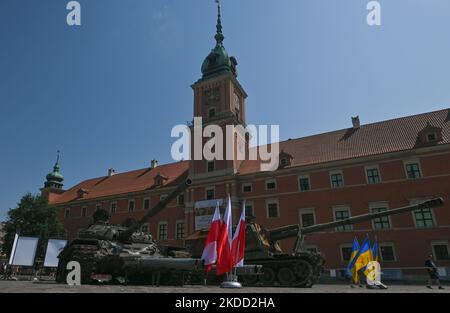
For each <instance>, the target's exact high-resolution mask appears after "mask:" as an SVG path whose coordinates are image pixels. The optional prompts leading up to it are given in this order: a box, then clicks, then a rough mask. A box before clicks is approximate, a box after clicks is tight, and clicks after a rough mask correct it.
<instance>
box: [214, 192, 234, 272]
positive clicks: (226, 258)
mask: <svg viewBox="0 0 450 313" xmlns="http://www.w3.org/2000/svg"><path fill="white" fill-rule="evenodd" d="M231 223H232V218H231V198H230V196H228V204H227V209H226V210H225V214H224V216H223V222H222V227H221V231H220V235H219V242H218V246H217V264H216V275H217V276H220V275H223V274H225V273H229V272H231V270H232V269H233V258H232V256H231V239H232V236H233V234H232V230H231V229H232V228H231V227H232V225H231Z"/></svg>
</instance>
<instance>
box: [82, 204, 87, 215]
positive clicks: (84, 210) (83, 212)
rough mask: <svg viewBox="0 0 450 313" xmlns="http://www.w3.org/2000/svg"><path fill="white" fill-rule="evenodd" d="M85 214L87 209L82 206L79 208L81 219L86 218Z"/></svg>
mask: <svg viewBox="0 0 450 313" xmlns="http://www.w3.org/2000/svg"><path fill="white" fill-rule="evenodd" d="M86 214H87V208H86V207H85V206H84V207H82V208H81V217H86Z"/></svg>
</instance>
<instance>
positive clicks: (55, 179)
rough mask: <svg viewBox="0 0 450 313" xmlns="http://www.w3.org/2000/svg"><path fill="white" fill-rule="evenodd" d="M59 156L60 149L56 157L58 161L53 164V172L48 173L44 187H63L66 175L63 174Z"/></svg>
mask: <svg viewBox="0 0 450 313" xmlns="http://www.w3.org/2000/svg"><path fill="white" fill-rule="evenodd" d="M59 157H60V152H59V150H58V154H57V157H56V163H55V165H54V166H53V172H51V173H48V174H47V176H46V179H47V180H46V182H45V183H44V188H56V189H62V187H63V181H64V176H63V175H62V174H61V172H60V171H61V166H60V165H59Z"/></svg>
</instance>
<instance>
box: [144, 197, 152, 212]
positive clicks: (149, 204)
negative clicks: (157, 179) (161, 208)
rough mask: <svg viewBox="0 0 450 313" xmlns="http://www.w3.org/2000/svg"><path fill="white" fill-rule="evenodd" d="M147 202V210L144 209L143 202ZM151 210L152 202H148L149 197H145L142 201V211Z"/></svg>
mask: <svg viewBox="0 0 450 313" xmlns="http://www.w3.org/2000/svg"><path fill="white" fill-rule="evenodd" d="M146 200H148V209H146V208H145V201H146ZM151 208H152V202H151V200H150V197H145V198H143V199H142V210H144V211H145V210H150V209H151Z"/></svg>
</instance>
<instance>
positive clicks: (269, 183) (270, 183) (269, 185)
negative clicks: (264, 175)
mask: <svg viewBox="0 0 450 313" xmlns="http://www.w3.org/2000/svg"><path fill="white" fill-rule="evenodd" d="M274 189H277V181H276V180H275V179H270V180H266V190H274Z"/></svg>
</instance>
